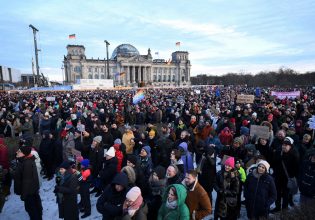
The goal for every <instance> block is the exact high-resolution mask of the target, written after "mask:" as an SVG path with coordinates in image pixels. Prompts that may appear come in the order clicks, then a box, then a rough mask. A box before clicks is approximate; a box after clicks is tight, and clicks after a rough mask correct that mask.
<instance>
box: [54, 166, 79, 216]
mask: <svg viewBox="0 0 315 220" xmlns="http://www.w3.org/2000/svg"><path fill="white" fill-rule="evenodd" d="M56 189H57V193H58V194H62V197H61V201H60V203H59V218H64V219H65V220H75V219H79V209H78V201H77V200H78V189H79V182H78V178H77V176H76V175H75V174H72V172H71V171H70V170H67V171H66V173H65V174H64V177H63V181H62V183H61V184H60V186H56Z"/></svg>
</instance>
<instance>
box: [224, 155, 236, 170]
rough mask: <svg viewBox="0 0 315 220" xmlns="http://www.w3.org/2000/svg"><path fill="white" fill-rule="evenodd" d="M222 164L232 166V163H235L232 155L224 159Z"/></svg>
mask: <svg viewBox="0 0 315 220" xmlns="http://www.w3.org/2000/svg"><path fill="white" fill-rule="evenodd" d="M224 165H228V166H230V167H232V168H234V165H235V162H234V157H229V158H228V159H226V161H225V162H224Z"/></svg>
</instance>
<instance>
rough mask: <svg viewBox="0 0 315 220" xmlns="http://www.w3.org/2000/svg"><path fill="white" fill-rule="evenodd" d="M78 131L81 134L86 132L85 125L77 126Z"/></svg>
mask: <svg viewBox="0 0 315 220" xmlns="http://www.w3.org/2000/svg"><path fill="white" fill-rule="evenodd" d="M77 129H78V131H80V132H84V131H85V125H83V124H78V125H77Z"/></svg>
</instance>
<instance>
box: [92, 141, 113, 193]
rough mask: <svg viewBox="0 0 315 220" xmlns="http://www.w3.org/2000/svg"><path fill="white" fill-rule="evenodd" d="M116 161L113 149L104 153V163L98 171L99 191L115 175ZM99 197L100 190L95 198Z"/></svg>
mask: <svg viewBox="0 0 315 220" xmlns="http://www.w3.org/2000/svg"><path fill="white" fill-rule="evenodd" d="M117 164H118V160H117V158H116V157H115V149H114V147H110V148H109V149H108V151H106V153H105V162H104V165H103V169H102V170H101V171H100V173H99V176H100V181H101V189H102V190H103V189H104V188H105V187H106V186H107V185H108V184H110V183H111V182H112V180H113V178H114V177H115V175H116V174H117ZM100 195H101V190H100V191H98V192H97V194H96V195H95V196H96V197H98V196H100Z"/></svg>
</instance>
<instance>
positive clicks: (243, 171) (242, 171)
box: [237, 167, 246, 183]
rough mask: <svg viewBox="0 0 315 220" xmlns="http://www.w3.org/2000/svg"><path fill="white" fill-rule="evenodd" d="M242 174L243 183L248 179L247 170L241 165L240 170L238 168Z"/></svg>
mask: <svg viewBox="0 0 315 220" xmlns="http://www.w3.org/2000/svg"><path fill="white" fill-rule="evenodd" d="M237 171H238V172H239V174H240V180H241V182H242V183H245V181H246V172H245V170H244V169H243V167H240V168H239V169H238V170H237Z"/></svg>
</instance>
